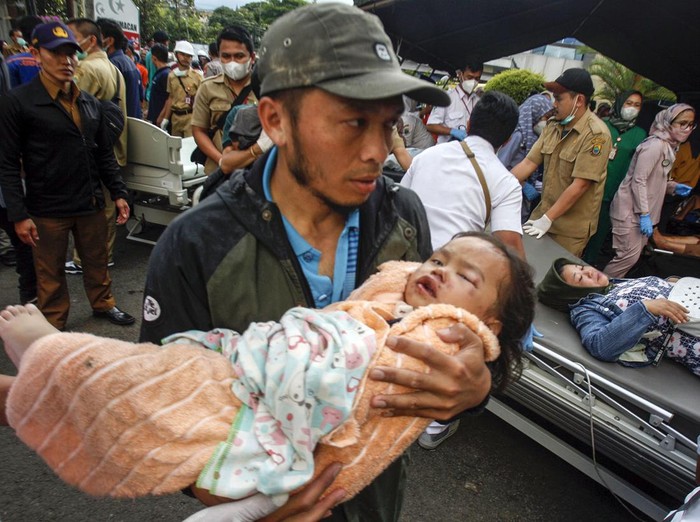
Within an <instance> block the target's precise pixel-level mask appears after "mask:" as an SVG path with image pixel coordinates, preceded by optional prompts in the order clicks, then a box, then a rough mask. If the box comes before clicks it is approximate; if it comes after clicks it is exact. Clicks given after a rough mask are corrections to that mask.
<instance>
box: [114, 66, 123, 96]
mask: <svg viewBox="0 0 700 522" xmlns="http://www.w3.org/2000/svg"><path fill="white" fill-rule="evenodd" d="M112 67H113V68H114V73H115V76H116V77H117V92H116V93H115V94H114V96H113V97H112V103H116V104H117V105H119V102H120V101H121V97H120V96H119V91H121V89H122V81H121V80H120V79H119V77H120V76H121V73H120V72H119V69H117V68H116V66H114V65H112ZM114 100H117V101H114Z"/></svg>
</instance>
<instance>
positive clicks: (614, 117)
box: [608, 91, 644, 134]
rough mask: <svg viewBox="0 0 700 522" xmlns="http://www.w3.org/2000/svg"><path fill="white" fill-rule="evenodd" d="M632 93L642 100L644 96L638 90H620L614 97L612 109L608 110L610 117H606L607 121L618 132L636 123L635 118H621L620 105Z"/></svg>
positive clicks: (624, 130) (628, 128) (622, 131)
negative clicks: (629, 119)
mask: <svg viewBox="0 0 700 522" xmlns="http://www.w3.org/2000/svg"><path fill="white" fill-rule="evenodd" d="M633 94H638V95H639V96H640V97H641V98H642V100H643V99H644V96H643V95H642V93H641V92H639V91H625V92H622V93H620V94H618V95H617V97H616V98H615V103H614V104H613V107H612V110H611V111H610V117H609V118H608V121H609V122H610V125H612V126H613V127H615V128H616V129H617V130H618V132H619V133H620V134H622V133H624V132H627V131H628V130H630V129H631V128H632V127H634V126H635V125H636V124H637V118H635V119H633V120H631V121H628V120H624V119H622V106H623V105H624V104H625V102H626V101H627V98H629V97H630V96H632V95H633Z"/></svg>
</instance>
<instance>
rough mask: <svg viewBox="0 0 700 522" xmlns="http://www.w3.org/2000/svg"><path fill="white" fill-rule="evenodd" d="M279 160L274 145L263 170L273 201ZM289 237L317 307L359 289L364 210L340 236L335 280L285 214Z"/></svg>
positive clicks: (349, 219) (352, 216)
mask: <svg viewBox="0 0 700 522" xmlns="http://www.w3.org/2000/svg"><path fill="white" fill-rule="evenodd" d="M276 163H277V147H273V149H272V151H271V152H270V155H269V156H268V158H267V163H266V164H265V169H264V171H263V190H264V191H265V199H267V200H268V201H270V202H273V200H272V194H271V192H270V178H271V177H272V169H273V168H274V167H275V165H276ZM282 221H283V223H284V228H285V230H286V232H287V238H288V239H289V243H290V244H291V246H292V250H293V251H294V255H296V256H297V259H298V260H299V264H300V265H301V268H302V270H303V272H304V277H306V280H307V281H308V283H309V287H310V288H311V294H312V296H313V299H314V303H315V305H316V307H317V308H323V307H324V306H328V305H329V304H331V303H335V302H337V301H342V300H343V299H346V298H347V297H348V296H349V295H350V292H352V291H353V289H354V288H355V277H356V273H357V252H358V247H359V239H360V211H359V209H355V210H353V211H352V212H351V213H350V214H349V215H348V217H347V219H346V221H345V228H343V232H342V233H341V234H340V238H339V239H338V246H337V247H336V251H335V267H334V269H333V280H331V278H330V277H328V276H325V275H320V274H319V273H318V265H319V262H320V260H321V252H319V251H318V250H316V249H315V248H314V247H312V246H311V245H310V244H309V243H308V242H307V241H306V240H305V239H304V238H303V237H302V236H301V234H299V232H297V231H296V229H295V228H294V227H293V226H292V224H291V223H290V222H289V221H287V218H285V217H284V216H282Z"/></svg>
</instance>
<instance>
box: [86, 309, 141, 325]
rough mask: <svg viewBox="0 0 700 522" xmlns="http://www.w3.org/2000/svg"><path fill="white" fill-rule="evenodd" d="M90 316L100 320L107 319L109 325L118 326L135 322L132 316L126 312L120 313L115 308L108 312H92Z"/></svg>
mask: <svg viewBox="0 0 700 522" xmlns="http://www.w3.org/2000/svg"><path fill="white" fill-rule="evenodd" d="M92 315H94V316H95V317H100V318H102V319H107V320H109V322H110V323H114V324H118V325H119V326H126V325H128V324H134V322H135V321H136V319H134V317H133V316H131V315H129V314H127V313H126V312H122V311H121V310H120V309H119V308H117V307H116V306H115V307H114V308H110V309H109V310H105V311H104V312H101V311H98V310H93V311H92Z"/></svg>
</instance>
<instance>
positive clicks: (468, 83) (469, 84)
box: [462, 80, 479, 94]
mask: <svg viewBox="0 0 700 522" xmlns="http://www.w3.org/2000/svg"><path fill="white" fill-rule="evenodd" d="M477 85H479V82H478V81H477V80H464V81H463V82H462V89H463V90H464V92H466V93H467V94H471V93H472V92H474V89H476V86H477Z"/></svg>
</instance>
